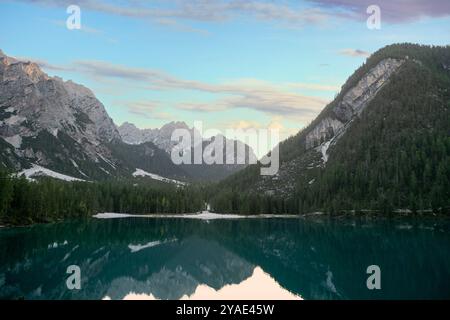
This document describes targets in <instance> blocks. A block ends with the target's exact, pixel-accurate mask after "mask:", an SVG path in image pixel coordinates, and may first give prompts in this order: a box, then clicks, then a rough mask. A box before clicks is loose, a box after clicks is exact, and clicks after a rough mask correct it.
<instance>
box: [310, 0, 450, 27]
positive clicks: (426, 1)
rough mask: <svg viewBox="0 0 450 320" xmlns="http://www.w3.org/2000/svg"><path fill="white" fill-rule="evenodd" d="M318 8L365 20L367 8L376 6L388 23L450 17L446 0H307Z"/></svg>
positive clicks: (449, 6)
mask: <svg viewBox="0 0 450 320" xmlns="http://www.w3.org/2000/svg"><path fill="white" fill-rule="evenodd" d="M308 1H309V2H310V3H312V4H316V5H319V6H320V8H322V9H324V10H327V11H333V10H336V9H340V10H344V11H346V12H348V13H349V15H347V16H348V17H351V18H353V19H367V17H368V15H367V12H366V10H367V8H368V7H369V6H370V5H378V6H379V7H380V9H381V19H382V21H386V22H389V23H404V22H411V21H415V20H419V19H421V18H422V17H445V16H449V15H450V1H447V0H397V1H392V0H377V1H374V0H308Z"/></svg>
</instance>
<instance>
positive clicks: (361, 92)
mask: <svg viewBox="0 0 450 320" xmlns="http://www.w3.org/2000/svg"><path fill="white" fill-rule="evenodd" d="M403 62H404V60H400V59H392V58H388V59H384V60H382V61H380V62H379V63H378V64H377V65H376V66H375V67H373V68H372V69H371V70H370V71H369V72H368V73H366V74H365V75H364V76H363V77H362V78H361V79H360V80H359V81H358V83H357V85H356V86H354V87H352V88H350V89H349V90H348V91H347V92H346V93H345V95H344V96H343V98H342V100H341V101H339V102H338V103H337V105H336V106H335V107H333V109H332V113H331V114H330V115H329V116H328V117H326V118H324V119H322V120H321V121H320V122H319V124H318V125H317V126H315V127H314V128H313V129H312V130H311V131H310V132H309V133H308V134H307V136H306V148H307V149H310V148H312V147H315V146H318V145H320V144H321V143H323V142H325V141H327V140H329V139H330V138H331V137H333V136H335V135H337V134H338V133H340V131H341V130H342V129H343V128H344V126H345V125H346V123H348V122H349V121H351V120H352V119H353V117H355V116H357V115H359V114H361V112H362V111H363V110H364V108H365V107H366V106H367V104H368V103H369V102H370V101H371V100H372V99H373V98H374V97H375V96H376V94H377V93H378V92H379V90H380V89H381V88H382V87H383V85H384V84H385V83H386V82H387V81H388V80H389V78H390V77H391V76H392V74H394V73H395V72H396V71H397V70H398V68H399V67H400V66H401V65H402V64H403Z"/></svg>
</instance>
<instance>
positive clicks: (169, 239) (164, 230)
mask: <svg viewBox="0 0 450 320" xmlns="http://www.w3.org/2000/svg"><path fill="white" fill-rule="evenodd" d="M449 249H450V223H449V220H447V219H443V218H442V219H433V218H429V217H427V218H398V219H394V220H388V219H377V220H367V219H351V218H345V219H339V220H332V219H327V218H325V217H324V218H308V219H301V218H274V219H263V218H261V219H217V220H197V219H180V218H141V217H139V218H123V219H87V220H82V221H78V220H77V221H69V222H62V223H58V224H48V225H35V226H32V227H20V228H0V298H2V299H203V298H214V299H229V298H234V299H240V298H243V299H418V298H425V299H430V298H444V299H449V298H450V250H449ZM71 265H76V266H79V268H80V272H81V278H80V279H81V280H80V281H81V289H79V290H69V289H68V288H67V285H66V279H67V278H68V277H69V276H70V274H68V273H66V271H67V268H68V267H69V266H71ZM370 265H377V266H379V268H380V283H381V289H380V290H376V289H375V290H369V289H368V288H367V284H366V282H367V278H368V277H369V276H370V274H368V273H367V267H368V266H370Z"/></svg>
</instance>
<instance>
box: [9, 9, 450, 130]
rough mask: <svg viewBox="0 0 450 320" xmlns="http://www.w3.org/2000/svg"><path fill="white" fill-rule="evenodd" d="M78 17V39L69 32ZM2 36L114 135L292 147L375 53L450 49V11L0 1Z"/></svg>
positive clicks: (15, 53) (12, 52)
mask: <svg viewBox="0 0 450 320" xmlns="http://www.w3.org/2000/svg"><path fill="white" fill-rule="evenodd" d="M70 5H77V6H78V7H79V8H80V13H81V15H80V27H81V28H80V29H69V28H67V24H66V21H67V20H68V18H69V17H70V16H71V13H72V12H69V13H68V12H67V8H68V7H69V6H70ZM371 5H377V6H378V8H379V9H380V28H376V29H374V28H369V26H368V24H367V20H368V19H369V17H370V16H371V15H372V14H373V11H369V13H367V10H368V7H369V6H371ZM70 21H72V20H70ZM370 21H373V20H370ZM0 30H2V32H1V33H0V49H1V50H3V51H4V53H5V54H7V55H9V56H13V57H17V58H20V59H24V60H31V61H34V62H36V63H38V64H39V65H40V66H41V67H42V68H43V70H44V71H45V72H47V73H48V74H49V75H52V76H55V75H57V76H60V77H62V78H63V79H64V80H69V79H70V80H73V81H75V82H77V83H80V84H83V85H85V86H87V87H88V88H90V89H91V90H92V91H93V92H94V93H95V95H96V96H97V98H98V99H99V100H100V101H101V102H102V103H103V104H104V105H105V108H106V110H107V111H108V113H109V115H110V116H111V118H112V119H113V120H114V122H115V123H116V124H117V125H120V124H122V123H123V122H125V121H128V122H131V123H134V124H135V125H136V126H138V127H140V128H157V127H161V126H162V125H163V124H165V123H168V122H170V121H185V122H186V123H187V124H188V125H190V126H192V125H193V124H194V122H195V121H203V127H204V128H214V129H218V130H221V131H223V132H224V133H225V130H226V129H233V128H240V129H246V128H256V129H258V128H271V129H278V130H280V135H281V139H284V138H286V137H288V136H289V135H293V134H295V133H297V132H298V131H299V130H301V129H302V128H303V127H304V126H306V125H307V124H308V123H309V122H310V121H312V120H313V119H314V117H315V116H317V115H318V113H319V112H320V111H321V110H322V109H323V108H324V107H325V106H326V104H327V103H328V102H330V101H331V100H332V99H333V98H334V96H335V95H336V94H337V93H338V92H339V90H340V87H341V86H342V85H343V84H344V82H345V80H346V79H347V78H348V77H349V76H350V75H351V74H352V73H353V72H354V71H355V69H356V68H358V67H359V66H360V65H361V64H363V63H364V61H365V59H366V58H367V57H368V56H369V55H370V54H371V53H373V52H375V51H376V50H378V49H380V48H382V47H384V46H386V45H388V44H392V43H399V42H413V43H420V44H430V45H448V44H450V1H446V0H442V1H441V0H434V1H433V0H398V1H392V0H391V1H388V0H304V1H299V0H297V1H289V0H279V1H277V0H260V1H255V0H164V1H162V0H156V1H141V0H130V1H124V0H121V1H105V0H100V1H93V0H84V1H76V0H69V1H66V0H19V1H8V0H0Z"/></svg>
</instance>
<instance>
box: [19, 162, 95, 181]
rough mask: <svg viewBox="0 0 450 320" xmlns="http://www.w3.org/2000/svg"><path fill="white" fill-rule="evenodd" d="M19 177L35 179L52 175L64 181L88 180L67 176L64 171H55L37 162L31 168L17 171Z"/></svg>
mask: <svg viewBox="0 0 450 320" xmlns="http://www.w3.org/2000/svg"><path fill="white" fill-rule="evenodd" d="M17 176H18V177H21V176H25V177H26V178H27V179H28V180H30V181H34V179H33V178H36V177H52V178H55V179H59V180H64V181H86V180H83V179H79V178H75V177H71V176H67V175H65V174H62V173H58V172H55V171H53V170H50V169H47V168H44V167H41V166H39V165H37V164H33V166H32V167H31V168H29V169H25V170H22V171H20V172H19V173H17Z"/></svg>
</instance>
